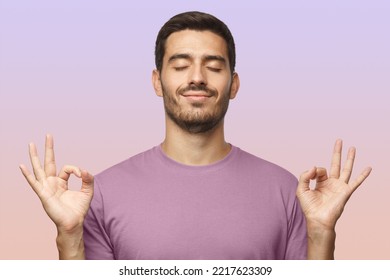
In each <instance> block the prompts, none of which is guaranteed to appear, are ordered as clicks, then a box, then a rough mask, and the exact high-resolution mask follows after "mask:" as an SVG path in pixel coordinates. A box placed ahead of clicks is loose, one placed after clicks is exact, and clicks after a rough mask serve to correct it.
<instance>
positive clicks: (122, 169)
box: [95, 147, 156, 183]
mask: <svg viewBox="0 0 390 280" xmlns="http://www.w3.org/2000/svg"><path fill="white" fill-rule="evenodd" d="M155 157H156V147H153V148H151V149H149V150H146V151H144V152H141V153H138V154H136V155H134V156H131V157H129V158H127V159H126V160H123V161H121V162H119V163H117V164H115V165H113V166H111V167H109V168H107V169H105V170H103V171H102V172H100V173H98V174H97V175H95V182H96V181H97V182H99V183H105V182H111V183H112V182H115V181H118V180H122V179H123V178H124V177H125V175H131V174H140V172H142V171H143V170H144V169H145V167H147V169H148V170H150V168H153V167H152V166H151V165H153V164H156V161H155V160H153V158H155Z"/></svg>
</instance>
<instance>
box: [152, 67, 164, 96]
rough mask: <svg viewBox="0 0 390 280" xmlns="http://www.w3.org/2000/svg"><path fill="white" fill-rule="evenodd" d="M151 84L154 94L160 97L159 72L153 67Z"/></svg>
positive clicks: (161, 94) (161, 92)
mask: <svg viewBox="0 0 390 280" xmlns="http://www.w3.org/2000/svg"><path fill="white" fill-rule="evenodd" d="M152 84H153V88H154V91H155V92H156V95H157V96H160V97H162V96H163V91H162V86H161V78H160V72H159V71H158V70H157V69H154V70H153V72H152Z"/></svg>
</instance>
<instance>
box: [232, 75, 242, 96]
mask: <svg viewBox="0 0 390 280" xmlns="http://www.w3.org/2000/svg"><path fill="white" fill-rule="evenodd" d="M232 79H233V80H232V86H231V87H230V99H234V98H235V97H236V95H237V92H238V90H239V89H240V77H239V76H238V74H237V73H236V72H234V73H233V76H232Z"/></svg>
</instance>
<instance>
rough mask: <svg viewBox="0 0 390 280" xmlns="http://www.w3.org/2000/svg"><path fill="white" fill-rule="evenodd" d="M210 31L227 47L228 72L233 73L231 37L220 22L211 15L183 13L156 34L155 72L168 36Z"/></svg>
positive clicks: (161, 59)
mask: <svg viewBox="0 0 390 280" xmlns="http://www.w3.org/2000/svg"><path fill="white" fill-rule="evenodd" d="M186 29H189V30H197V31H206V30H207V31H211V32H213V33H215V34H217V35H219V36H221V37H222V38H223V39H224V40H225V42H226V45H227V49H228V56H229V64H230V71H231V72H232V73H233V72H234V67H235V65H236V49H235V45H234V39H233V36H232V34H231V32H230V30H229V28H228V27H227V26H226V24H225V23H223V22H222V21H221V20H219V19H218V18H216V17H215V16H213V15H210V14H206V13H202V12H196V11H194V12H185V13H181V14H178V15H175V16H174V17H172V18H171V19H170V20H168V21H167V22H166V23H165V24H164V25H163V27H161V29H160V31H159V32H158V35H157V39H156V48H155V52H154V54H155V63H156V68H157V70H159V71H161V69H162V64H163V58H164V54H165V42H166V41H167V38H168V37H169V35H171V34H172V33H174V32H178V31H182V30H186Z"/></svg>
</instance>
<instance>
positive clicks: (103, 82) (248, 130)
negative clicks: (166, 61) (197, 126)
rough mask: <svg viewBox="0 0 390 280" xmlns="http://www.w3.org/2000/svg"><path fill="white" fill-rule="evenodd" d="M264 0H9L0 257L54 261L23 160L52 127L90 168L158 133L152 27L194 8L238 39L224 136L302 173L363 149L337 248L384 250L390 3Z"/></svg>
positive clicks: (387, 247) (381, 254)
mask: <svg viewBox="0 0 390 280" xmlns="http://www.w3.org/2000/svg"><path fill="white" fill-rule="evenodd" d="M234 2H235V3H237V1H234ZM270 2H271V1H256V3H251V4H244V3H243V1H241V2H240V5H239V6H237V4H229V3H226V1H193V2H190V1H161V3H159V2H157V1H156V3H154V2H152V1H142V2H141V3H137V4H136V5H135V4H133V2H132V1H92V0H90V1H74V0H72V1H42V0H37V1H17V0H16V1H15V0H13V1H7V2H6V1H2V2H1V6H0V39H1V45H0V47H1V49H0V55H1V56H0V93H1V103H0V125H1V127H0V131H1V137H0V153H1V154H0V161H1V162H0V172H1V174H0V259H56V258H57V251H56V246H55V236H56V230H55V227H54V224H52V222H51V221H50V220H49V218H48V217H47V216H46V213H45V212H44V211H43V209H42V207H41V204H40V202H39V200H38V199H37V197H36V195H35V193H34V192H33V191H32V190H31V189H30V187H29V186H28V184H27V183H26V182H25V180H24V178H23V176H22V175H21V173H20V171H19V168H18V165H19V164H20V163H26V164H29V160H28V149H27V146H28V143H29V142H31V141H33V142H35V143H36V144H37V145H38V149H39V152H40V155H41V156H42V155H43V153H42V152H43V147H44V136H45V134H46V133H48V132H49V133H52V134H53V135H54V138H55V145H56V158H57V163H58V166H62V165H64V164H65V163H67V164H74V165H78V166H81V167H83V168H87V169H88V170H89V171H90V172H92V173H93V174H96V173H98V172H100V171H102V170H104V169H105V168H107V167H110V166H111V165H113V164H115V163H117V162H119V161H122V160H124V159H126V158H128V157H129V156H132V155H134V154H137V153H139V152H141V151H144V150H146V149H148V148H150V147H152V146H154V145H157V144H159V143H160V142H161V141H162V140H163V137H164V111H163V106H162V100H161V99H160V98H157V97H156V95H155V94H154V91H153V88H152V86H151V82H150V81H151V72H152V69H153V68H154V55H153V53H154V43H155V37H156V35H157V32H158V30H159V29H160V27H161V26H162V24H163V23H165V22H166V21H167V20H168V19H169V18H170V17H171V16H173V15H174V14H176V13H179V12H183V11H187V10H201V11H205V12H210V13H212V14H214V15H216V16H217V17H219V18H220V19H222V20H223V21H224V22H225V23H226V24H227V25H228V26H229V27H230V29H231V31H232V33H233V35H234V36H235V40H236V47H237V68H236V70H237V72H238V73H239V74H240V77H241V89H240V92H239V94H238V96H237V98H236V99H235V100H233V101H232V102H231V105H230V108H229V112H228V114H227V117H226V136H227V137H226V138H227V140H228V141H229V142H231V143H233V144H235V145H237V146H239V147H241V148H242V149H245V150H247V151H249V152H251V153H253V154H255V155H258V156H260V157H263V158H265V159H267V160H270V161H273V162H275V163H277V164H279V165H281V166H283V167H285V168H287V169H288V170H290V171H291V172H292V173H294V174H295V175H296V176H299V174H300V173H301V172H303V171H304V170H306V169H308V168H310V167H312V166H313V165H318V166H325V167H329V164H330V156H331V151H332V147H333V143H334V141H335V140H336V139H337V138H342V139H343V140H344V143H345V146H350V145H354V146H356V147H357V151H358V153H357V160H356V165H355V173H354V176H356V175H357V174H358V173H359V172H360V171H361V170H362V169H363V168H364V167H365V166H368V165H371V166H372V167H373V172H372V174H371V176H370V177H369V178H368V179H367V181H366V182H365V183H364V185H363V186H362V187H361V188H360V189H359V190H358V191H357V192H356V193H355V194H354V195H353V197H352V199H351V200H350V201H349V202H348V205H347V207H346V209H345V212H344V214H343V216H342V218H341V219H340V220H339V222H338V224H337V243H336V258H338V259H390V241H389V236H390V218H389V214H390V203H389V197H390V186H389V182H388V176H389V157H390V147H389V143H390V141H389V140H390V131H389V120H390V113H389V105H390V102H389V94H390V31H389V30H390V17H389V14H390V4H388V3H389V2H388V1H323V3H322V4H321V2H320V1H315V2H316V3H312V2H314V1H272V3H270ZM71 182H72V185H73V186H74V187H75V188H77V187H78V184H79V183H78V182H77V181H76V180H72V181H71Z"/></svg>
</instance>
